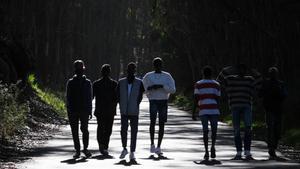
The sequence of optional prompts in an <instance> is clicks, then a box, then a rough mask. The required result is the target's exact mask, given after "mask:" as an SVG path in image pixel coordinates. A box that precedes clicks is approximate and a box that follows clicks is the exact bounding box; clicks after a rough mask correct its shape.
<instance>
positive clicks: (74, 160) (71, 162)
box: [61, 157, 87, 164]
mask: <svg viewBox="0 0 300 169" xmlns="http://www.w3.org/2000/svg"><path fill="white" fill-rule="evenodd" d="M86 159H87V158H86V157H81V158H77V159H76V158H71V159H67V160H63V161H61V163H67V164H77V163H84V162H87V160H86Z"/></svg>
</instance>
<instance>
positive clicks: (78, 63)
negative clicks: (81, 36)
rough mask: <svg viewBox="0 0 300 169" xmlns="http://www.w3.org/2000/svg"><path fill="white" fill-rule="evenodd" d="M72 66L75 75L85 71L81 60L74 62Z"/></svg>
mask: <svg viewBox="0 0 300 169" xmlns="http://www.w3.org/2000/svg"><path fill="white" fill-rule="evenodd" d="M73 65H74V70H75V74H76V75H82V74H83V72H84V70H85V66H84V62H83V61H82V60H75V61H74V63H73Z"/></svg>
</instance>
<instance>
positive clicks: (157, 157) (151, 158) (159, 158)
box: [145, 155, 172, 161]
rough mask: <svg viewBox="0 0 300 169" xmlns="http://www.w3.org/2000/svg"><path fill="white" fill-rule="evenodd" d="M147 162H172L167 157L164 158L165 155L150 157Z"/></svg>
mask: <svg viewBox="0 0 300 169" xmlns="http://www.w3.org/2000/svg"><path fill="white" fill-rule="evenodd" d="M145 159H146V160H153V161H160V160H172V159H170V158H168V157H166V156H163V155H158V156H155V155H150V156H149V157H148V158H145Z"/></svg>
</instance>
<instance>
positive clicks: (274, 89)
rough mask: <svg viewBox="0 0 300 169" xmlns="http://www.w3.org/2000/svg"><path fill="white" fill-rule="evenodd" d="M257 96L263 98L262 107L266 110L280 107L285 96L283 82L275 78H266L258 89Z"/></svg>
mask: <svg viewBox="0 0 300 169" xmlns="http://www.w3.org/2000/svg"><path fill="white" fill-rule="evenodd" d="M259 96H260V97H262V99H263V104H264V107H265V108H266V109H268V110H276V109H280V108H281V106H282V103H283V101H284V99H285V97H286V96H287V90H286V87H285V85H284V83H283V82H282V81H280V80H276V79H267V80H265V81H264V82H263V85H262V88H261V90H260V91H259Z"/></svg>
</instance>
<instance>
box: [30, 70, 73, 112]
mask: <svg viewBox="0 0 300 169" xmlns="http://www.w3.org/2000/svg"><path fill="white" fill-rule="evenodd" d="M28 82H29V84H30V86H31V87H32V88H33V89H34V90H35V92H36V93H37V95H38V96H39V97H40V99H41V100H42V101H44V102H45V103H46V104H48V105H50V106H52V107H53V109H54V110H55V111H56V112H57V113H58V114H59V115H60V116H61V117H63V118H64V117H66V115H67V110H66V106H65V102H64V99H63V94H62V93H60V92H54V91H53V90H51V89H49V88H44V89H43V88H41V87H40V86H39V85H38V83H37V82H36V78H35V76H34V74H30V75H29V76H28Z"/></svg>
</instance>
